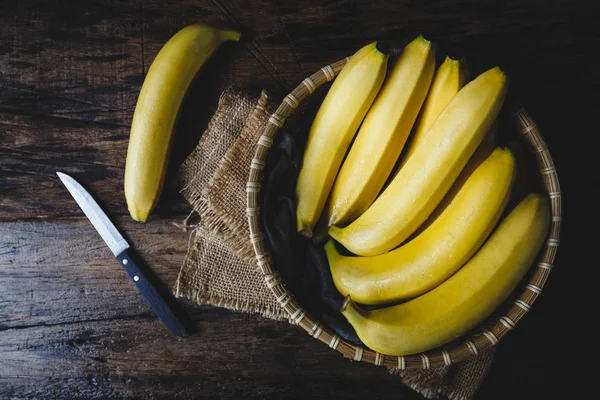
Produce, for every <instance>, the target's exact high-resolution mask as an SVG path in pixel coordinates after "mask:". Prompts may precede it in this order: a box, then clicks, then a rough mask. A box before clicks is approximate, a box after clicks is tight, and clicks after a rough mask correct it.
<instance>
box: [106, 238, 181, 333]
mask: <svg viewBox="0 0 600 400" xmlns="http://www.w3.org/2000/svg"><path fill="white" fill-rule="evenodd" d="M131 256H132V254H131V251H130V250H125V251H124V252H122V253H121V254H119V255H118V256H117V259H118V260H119V263H120V264H121V266H122V267H123V268H124V269H125V271H127V274H129V277H130V278H131V280H132V281H133V283H134V284H135V286H137V288H138V290H139V291H140V293H142V295H143V296H144V298H145V299H146V301H147V302H148V304H150V307H151V308H152V310H153V311H154V313H155V314H156V315H157V316H158V318H160V320H161V321H162V322H163V323H164V324H165V325H166V326H167V328H169V329H170V330H171V332H173V333H174V334H176V335H179V336H187V335H188V331H187V329H186V328H185V327H184V325H183V324H182V323H181V321H180V320H179V319H178V318H177V316H176V315H175V313H174V312H173V310H172V309H171V307H170V306H169V305H168V304H167V302H166V301H165V299H164V298H163V296H161V295H160V293H159V291H158V290H157V289H156V287H155V286H154V285H153V284H152V282H151V281H150V280H149V279H148V276H147V275H146V274H144V273H143V272H142V270H141V269H140V268H139V266H138V263H136V261H135V260H134V258H132V257H131Z"/></svg>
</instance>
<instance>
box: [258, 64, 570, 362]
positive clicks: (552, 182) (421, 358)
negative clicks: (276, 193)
mask: <svg viewBox="0 0 600 400" xmlns="http://www.w3.org/2000/svg"><path fill="white" fill-rule="evenodd" d="M348 60H349V57H347V58H345V59H344V60H341V61H338V62H336V63H333V64H331V65H327V66H325V67H323V68H321V69H320V70H319V71H317V72H316V73H314V74H312V75H311V76H310V77H308V78H306V79H305V80H304V81H302V83H301V84H300V85H298V87H296V88H295V89H294V90H293V91H292V92H291V93H290V94H288V95H287V96H286V97H285V98H284V100H283V102H282V103H281V105H280V106H279V107H278V108H277V110H276V111H275V113H273V115H272V116H271V117H270V118H269V121H268V123H267V126H266V127H265V130H264V132H263V135H262V136H261V137H260V139H259V141H258V145H257V148H256V152H255V155H254V159H253V160H252V164H251V169H250V175H249V178H248V183H247V186H246V191H247V199H248V201H247V206H248V208H247V215H248V223H249V225H250V232H251V234H250V239H251V241H252V244H253V246H254V251H255V253H256V260H257V264H258V266H259V268H260V270H261V272H262V274H263V275H264V279H265V282H266V285H267V286H268V287H269V288H270V289H271V291H272V292H273V295H274V296H275V298H276V299H277V302H278V303H279V304H280V305H281V307H283V308H284V309H285V310H286V312H287V313H289V315H290V318H291V320H293V321H294V322H295V323H297V324H298V325H300V326H301V327H302V328H303V329H304V330H306V331H307V332H308V334H309V335H311V336H312V337H314V338H316V339H318V340H320V341H321V342H323V343H325V344H327V345H328V346H329V347H330V348H332V349H334V350H337V351H339V352H340V353H342V354H343V355H344V357H346V358H351V359H354V360H356V361H363V362H367V363H371V364H375V365H384V366H387V367H396V368H399V369H402V370H404V369H428V368H432V367H439V366H444V365H451V364H452V363H454V362H458V361H461V360H465V359H467V358H469V357H473V356H475V355H477V354H478V353H479V352H480V351H483V350H485V349H486V348H489V347H491V346H495V345H496V344H497V343H498V341H499V340H500V339H501V338H503V337H504V336H505V335H506V334H507V333H508V332H509V331H510V330H512V329H513V328H514V327H515V326H516V324H517V323H518V322H519V321H520V320H521V319H522V318H523V316H524V315H525V314H526V313H527V312H528V311H529V310H530V309H531V305H532V304H533V303H534V302H535V300H536V299H537V297H538V296H539V295H540V294H541V293H542V290H543V287H544V284H545V283H546V279H547V278H548V275H549V274H550V271H551V269H552V266H553V263H554V259H555V257H556V251H557V248H558V244H559V233H560V226H561V221H562V216H561V192H560V185H559V181H558V176H557V174H556V169H555V167H554V162H553V161H552V157H551V155H550V152H549V151H548V148H547V147H546V143H545V141H544V139H543V137H542V135H541V134H540V132H539V130H538V128H537V126H536V124H535V123H534V122H533V120H532V119H531V117H530V116H529V114H528V113H527V112H526V111H525V110H524V109H523V108H522V107H518V109H517V110H516V111H515V112H514V116H515V118H516V122H517V127H518V129H519V131H520V132H521V134H523V135H524V136H525V138H526V139H527V141H528V142H529V143H530V144H531V145H532V147H533V150H534V151H535V154H536V159H537V164H538V166H539V169H540V173H541V175H542V178H543V183H544V186H545V188H546V190H547V192H548V196H549V197H550V203H551V208H552V222H551V225H550V230H549V233H548V237H547V238H546V242H545V245H544V247H543V249H542V250H541V252H540V254H539V255H538V261H537V263H536V265H535V270H534V271H533V273H532V274H531V275H530V277H529V281H528V282H527V284H526V285H525V286H524V289H519V290H521V292H520V293H513V295H514V294H517V295H518V297H517V300H514V301H511V302H510V303H511V304H505V305H504V308H500V309H502V310H504V309H506V310H507V311H506V312H505V313H504V315H501V316H497V315H495V316H493V317H490V318H489V319H488V320H487V321H485V322H483V323H482V324H481V325H480V329H478V330H477V331H479V332H481V333H478V334H471V335H470V336H468V337H465V338H464V339H463V340H462V342H459V344H455V345H446V346H442V347H441V348H438V349H434V350H432V351H428V352H425V353H420V354H413V355H409V356H399V357H396V356H388V355H383V354H380V353H377V352H375V351H372V350H370V349H368V348H366V347H363V346H357V345H353V344H351V343H348V342H346V341H344V340H342V339H341V338H340V337H339V336H338V335H336V334H334V333H333V332H332V331H331V330H329V329H328V328H327V327H326V326H324V325H323V324H322V323H321V322H319V321H318V320H316V319H315V318H313V317H311V316H310V315H309V314H308V313H307V312H306V311H305V310H304V308H303V307H302V305H300V304H298V303H297V302H296V301H295V300H294V298H293V295H292V293H290V292H289V290H288V288H287V287H286V286H285V283H284V282H283V281H282V279H281V277H280V276H279V274H278V273H277V271H276V269H275V267H274V266H273V264H272V261H271V257H270V256H269V252H268V249H267V247H266V245H265V243H264V237H263V233H262V227H261V222H260V219H259V213H260V190H261V182H262V179H263V173H262V172H263V169H264V167H265V160H266V158H267V153H268V152H269V149H270V148H271V146H272V145H273V138H274V137H275V135H276V134H277V132H278V131H279V129H281V128H282V127H283V125H284V123H285V120H286V118H287V117H288V116H289V115H290V114H291V113H292V112H293V111H294V110H295V109H296V108H297V107H298V105H299V104H300V102H302V101H303V100H304V99H305V98H306V97H308V96H309V95H311V94H312V93H314V92H315V90H317V88H319V87H320V86H322V85H323V84H325V83H327V82H329V81H332V80H333V79H334V78H335V77H336V75H337V74H338V73H339V72H340V71H341V70H342V68H343V67H344V66H345V65H346V63H347V62H348ZM507 303H508V301H507ZM507 306H508V307H507Z"/></svg>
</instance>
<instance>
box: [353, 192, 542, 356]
mask: <svg viewBox="0 0 600 400" xmlns="http://www.w3.org/2000/svg"><path fill="white" fill-rule="evenodd" d="M549 223H550V215H549V207H548V200H547V199H546V198H545V197H542V196H540V195H537V194H531V195H529V196H528V197H526V198H525V199H524V200H523V201H522V202H521V203H520V204H519V205H518V206H517V207H516V208H515V209H514V210H513V211H512V212H511V213H510V214H509V215H508V216H507V217H506V219H505V220H504V221H503V222H502V223H501V224H500V225H499V227H498V229H497V230H496V231H495V232H494V233H493V234H492V235H491V236H490V238H489V239H488V241H487V242H486V243H485V244H484V245H483V246H482V247H481V249H480V250H479V251H478V252H477V253H476V254H475V256H473V258H472V259H471V260H469V261H468V262H467V264H465V265H464V266H463V267H462V268H461V269H460V270H459V271H458V272H457V273H456V274H454V275H453V276H452V277H450V278H449V279H448V280H447V281H445V282H444V283H442V284H441V285H439V286H438V287H436V288H435V289H433V290H431V291H429V292H427V293H425V294H424V295H421V296H420V297H417V298H415V299H413V300H410V301H408V302H406V303H402V304H399V305H396V306H392V307H387V308H382V309H379V310H375V311H370V312H368V311H364V310H362V309H360V308H358V307H357V306H356V305H355V304H354V303H353V302H352V301H351V300H350V298H347V300H346V302H345V304H344V306H342V313H343V314H344V316H345V317H346V319H347V320H348V321H349V322H350V324H351V325H352V326H353V327H354V329H355V330H356V333H357V334H358V337H359V338H360V339H361V340H362V341H363V343H364V344H365V345H367V346H368V347H369V348H371V349H372V350H375V351H377V352H380V353H383V354H389V355H407V354H414V353H418V352H422V351H427V350H430V349H432V348H435V347H438V346H441V345H443V344H445V343H448V342H450V341H452V340H454V339H456V338H458V337H460V336H461V335H463V334H465V333H467V332H468V331H469V330H471V329H472V328H474V327H475V326H476V325H478V324H479V323H480V322H482V321H483V320H484V319H485V318H487V317H488V316H489V315H490V314H491V313H492V312H493V311H494V310H495V309H496V308H497V307H498V306H499V305H500V304H501V303H502V302H503V301H504V300H505V299H506V298H507V297H508V295H509V294H510V293H511V292H512V291H513V290H514V288H515V287H516V286H517V284H518V283H519V281H520V280H521V279H522V278H523V276H524V275H525V273H526V272H527V270H528V269H529V267H530V265H531V263H532V262H533V261H534V259H535V257H536V254H537V253H538V251H539V250H540V248H541V246H542V244H543V242H544V238H545V237H546V233H547V231H548V226H549Z"/></svg>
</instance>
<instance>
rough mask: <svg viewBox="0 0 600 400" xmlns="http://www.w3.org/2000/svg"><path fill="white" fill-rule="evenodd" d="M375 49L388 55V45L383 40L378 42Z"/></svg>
mask: <svg viewBox="0 0 600 400" xmlns="http://www.w3.org/2000/svg"><path fill="white" fill-rule="evenodd" d="M375 47H376V48H377V50H379V52H380V53H382V54H385V55H388V54H389V53H390V45H389V43H388V42H386V41H385V40H378V41H377V43H376V44H375Z"/></svg>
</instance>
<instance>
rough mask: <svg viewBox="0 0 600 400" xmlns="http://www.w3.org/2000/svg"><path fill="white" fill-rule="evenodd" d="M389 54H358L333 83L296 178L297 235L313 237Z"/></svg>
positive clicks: (380, 50) (374, 47) (379, 49)
mask: <svg viewBox="0 0 600 400" xmlns="http://www.w3.org/2000/svg"><path fill="white" fill-rule="evenodd" d="M387 50H388V49H387V48H385V46H382V44H379V46H378V44H377V42H373V43H371V44H368V45H366V46H365V47H363V48H362V49H360V50H359V51H358V52H356V53H355V54H354V55H353V56H352V58H351V59H350V61H348V64H346V66H345V67H344V68H343V69H342V71H341V72H340V74H339V76H338V77H337V78H336V80H335V81H334V82H333V85H332V86H331V88H330V89H329V92H328V93H327V96H326V97H325V100H323V103H322V104H321V107H320V108H319V111H318V112H317V115H316V117H315V119H314V121H313V123H312V126H311V128H310V132H309V134H308V143H307V145H306V150H305V151H304V158H303V161H302V168H301V169H300V173H299V174H298V182H297V185H296V197H297V200H298V207H297V210H296V214H297V220H298V231H299V232H300V233H301V234H302V235H304V236H306V237H311V236H312V234H313V228H314V226H315V224H316V222H317V220H318V219H319V217H320V215H321V212H322V211H323V208H324V206H325V201H326V200H327V197H328V196H329V192H330V190H331V186H332V185H333V181H334V179H335V176H336V175H337V173H338V170H339V168H340V164H341V163H342V160H343V158H344V155H345V154H346V150H347V149H348V146H349V145H350V142H351V141H352V138H353V137H354V135H355V134H356V131H357V129H358V126H359V125H360V123H361V122H362V120H363V118H364V116H365V114H366V113H367V111H368V110H369V107H371V104H372V103H373V100H374V99H375V96H376V95H377V92H378V91H379V88H380V87H381V85H382V83H383V80H384V78H385V73H386V69H387V60H388V54H387Z"/></svg>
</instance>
